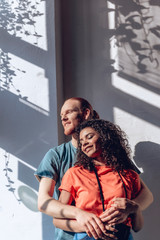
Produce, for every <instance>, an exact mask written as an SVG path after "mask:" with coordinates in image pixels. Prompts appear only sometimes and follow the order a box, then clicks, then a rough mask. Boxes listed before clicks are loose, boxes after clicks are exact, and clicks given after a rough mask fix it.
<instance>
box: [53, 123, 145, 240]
mask: <svg viewBox="0 0 160 240" xmlns="http://www.w3.org/2000/svg"><path fill="white" fill-rule="evenodd" d="M130 152H131V151H130V148H129V146H128V141H127V139H126V135H125V133H124V132H123V131H122V130H121V129H120V128H119V127H118V126H116V125H114V124H113V123H111V122H109V121H105V120H90V121H87V122H84V123H82V124H81V125H80V127H79V129H78V153H77V162H76V163H75V166H74V167H73V168H70V169H69V170H68V171H67V172H66V174H65V175H64V177H63V180H62V183H61V186H60V188H59V189H60V191H61V195H60V199H59V200H60V201H61V202H62V203H65V204H70V203H71V202H72V200H73V199H74V200H75V204H76V207H78V208H80V209H83V210H85V211H88V212H92V213H94V214H96V215H97V216H99V217H101V215H102V213H103V211H105V210H106V209H108V208H110V207H111V206H112V204H113V202H114V201H113V199H114V198H118V197H121V198H122V197H124V198H129V199H132V198H135V197H136V196H137V195H138V193H139V191H140V188H141V184H140V179H139V176H138V174H137V173H136V172H135V171H134V166H133V164H132V161H131V159H130ZM54 224H56V222H54ZM142 225H143V217H142V214H141V211H140V208H139V207H137V211H136V212H135V213H134V216H128V218H127V220H126V221H125V222H124V223H123V224H119V225H116V226H110V224H109V223H108V231H110V237H114V235H116V237H117V238H118V239H123V240H125V239H126V240H128V239H129V235H130V228H132V229H133V230H134V231H139V230H140V229H141V228H142ZM113 227H114V228H113ZM114 229H115V230H114ZM116 229H118V231H117V230H116ZM85 236H86V233H76V234H75V237H74V239H82V238H84V237H85ZM89 239H91V238H89ZM92 239H93V238H92Z"/></svg>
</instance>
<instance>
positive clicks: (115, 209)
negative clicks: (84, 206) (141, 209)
mask: <svg viewBox="0 0 160 240" xmlns="http://www.w3.org/2000/svg"><path fill="white" fill-rule="evenodd" d="M137 208H138V204H137V203H135V202H134V201H133V200H129V199H127V198H114V199H113V200H112V204H111V207H110V208H109V209H107V210H106V211H105V212H103V213H102V214H101V215H100V216H99V217H97V216H96V215H95V214H92V213H87V212H84V211H82V212H81V214H79V216H78V217H77V221H78V222H79V223H80V224H81V225H82V227H83V229H85V231H86V233H87V234H88V236H89V237H92V236H93V237H94V238H95V239H98V238H102V239H106V240H111V239H117V238H116V236H115V235H114V234H113V233H114V232H116V231H117V230H116V229H114V228H113V227H112V226H113V225H115V224H119V223H122V222H124V221H125V220H126V219H127V217H128V215H130V214H132V213H134V212H136V210H137ZM111 232H113V233H111Z"/></svg>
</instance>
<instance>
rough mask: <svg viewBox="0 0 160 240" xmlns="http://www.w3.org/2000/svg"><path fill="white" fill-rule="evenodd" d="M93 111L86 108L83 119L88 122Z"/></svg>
mask: <svg viewBox="0 0 160 240" xmlns="http://www.w3.org/2000/svg"><path fill="white" fill-rule="evenodd" d="M90 113H91V110H90V109H89V108H86V109H85V111H84V113H83V118H84V120H87V119H88V118H89V116H90Z"/></svg>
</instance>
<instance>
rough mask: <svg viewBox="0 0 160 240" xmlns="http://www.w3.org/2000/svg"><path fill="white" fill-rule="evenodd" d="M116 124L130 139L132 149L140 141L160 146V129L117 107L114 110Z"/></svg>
mask: <svg viewBox="0 0 160 240" xmlns="http://www.w3.org/2000/svg"><path fill="white" fill-rule="evenodd" d="M113 114H114V122H115V123H116V124H118V125H119V126H120V127H121V128H122V130H124V131H125V132H126V134H127V135H128V137H129V141H130V143H131V146H132V149H133V148H134V146H135V145H136V143H138V142H140V141H152V142H155V143H158V144H159V136H160V128H159V127H156V126H155V125H153V124H151V123H149V122H147V121H144V120H142V119H140V118H138V117H136V116H134V115H132V114H130V113H128V112H125V111H123V110H122V109H119V108H117V107H114V109H113Z"/></svg>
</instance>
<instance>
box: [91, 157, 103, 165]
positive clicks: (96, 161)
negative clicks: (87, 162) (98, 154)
mask: <svg viewBox="0 0 160 240" xmlns="http://www.w3.org/2000/svg"><path fill="white" fill-rule="evenodd" d="M93 163H94V165H95V166H105V163H104V162H103V161H102V159H101V158H100V159H94V160H93Z"/></svg>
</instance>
